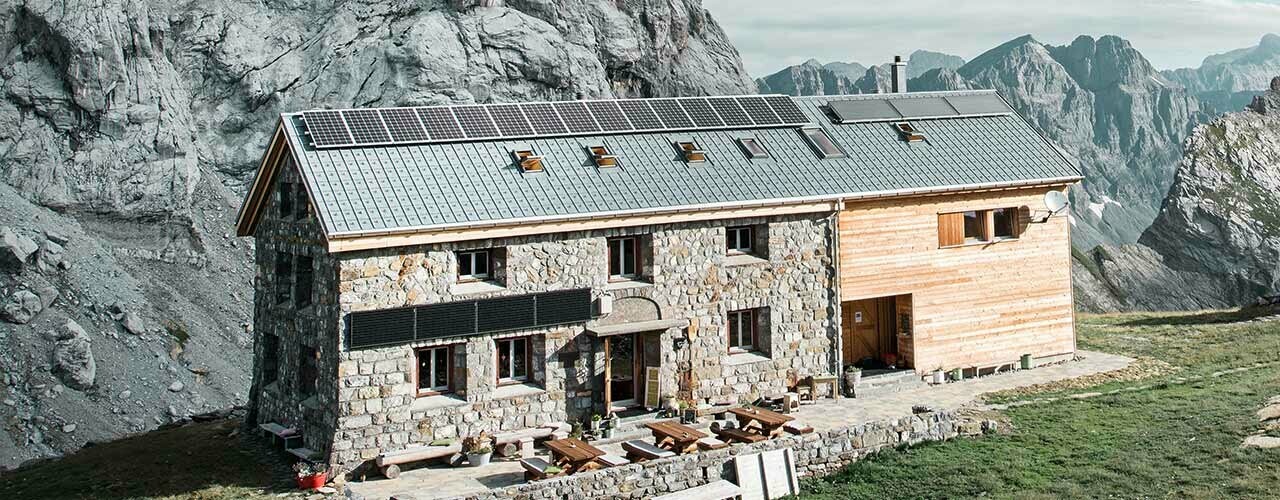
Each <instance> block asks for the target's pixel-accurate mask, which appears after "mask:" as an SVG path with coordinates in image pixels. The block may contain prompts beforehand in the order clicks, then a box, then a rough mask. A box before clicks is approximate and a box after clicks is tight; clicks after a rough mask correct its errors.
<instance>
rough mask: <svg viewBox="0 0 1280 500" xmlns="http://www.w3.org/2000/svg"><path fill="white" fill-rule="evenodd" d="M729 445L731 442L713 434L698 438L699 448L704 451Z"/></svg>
mask: <svg viewBox="0 0 1280 500" xmlns="http://www.w3.org/2000/svg"><path fill="white" fill-rule="evenodd" d="M727 447H729V443H726V442H724V441H721V440H719V439H716V438H713V437H711V436H707V437H704V438H702V439H699V440H698V449H700V450H703V451H711V450H718V449H721V448H727Z"/></svg>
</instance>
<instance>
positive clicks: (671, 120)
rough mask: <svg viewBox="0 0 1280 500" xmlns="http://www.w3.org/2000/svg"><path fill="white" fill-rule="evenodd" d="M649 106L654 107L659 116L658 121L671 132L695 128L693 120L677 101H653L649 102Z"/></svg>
mask: <svg viewBox="0 0 1280 500" xmlns="http://www.w3.org/2000/svg"><path fill="white" fill-rule="evenodd" d="M649 105H650V106H653V111H654V112H655V113H657V114H658V119H659V120H662V125H663V127H664V128H667V129H671V130H682V129H690V128H693V120H690V119H689V114H688V113H685V112H684V107H682V106H680V103H679V102H676V100H675V99H653V100H650V101H649Z"/></svg>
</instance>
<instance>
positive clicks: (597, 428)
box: [591, 420, 600, 433]
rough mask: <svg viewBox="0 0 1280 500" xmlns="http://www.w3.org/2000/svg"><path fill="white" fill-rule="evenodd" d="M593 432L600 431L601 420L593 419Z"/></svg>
mask: <svg viewBox="0 0 1280 500" xmlns="http://www.w3.org/2000/svg"><path fill="white" fill-rule="evenodd" d="M591 432H594V433H599V432H600V421H599V420H592V421H591Z"/></svg>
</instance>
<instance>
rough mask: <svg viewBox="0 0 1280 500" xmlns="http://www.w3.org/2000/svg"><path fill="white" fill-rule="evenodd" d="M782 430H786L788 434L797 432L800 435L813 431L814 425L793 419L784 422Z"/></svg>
mask: <svg viewBox="0 0 1280 500" xmlns="http://www.w3.org/2000/svg"><path fill="white" fill-rule="evenodd" d="M782 430H784V431H786V432H787V433H788V434H795V435H797V436H799V435H803V434H809V433H811V432H813V427H810V426H808V425H805V424H802V423H800V422H796V421H794V420H792V421H790V422H787V423H785V424H782Z"/></svg>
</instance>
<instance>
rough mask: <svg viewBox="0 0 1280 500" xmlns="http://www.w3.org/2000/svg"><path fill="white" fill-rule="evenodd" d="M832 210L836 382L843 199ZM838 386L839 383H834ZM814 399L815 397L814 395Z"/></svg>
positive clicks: (840, 339)
mask: <svg viewBox="0 0 1280 500" xmlns="http://www.w3.org/2000/svg"><path fill="white" fill-rule="evenodd" d="M832 208H834V210H832V212H831V224H830V225H829V226H830V227H831V272H832V274H833V275H834V276H833V277H832V280H831V282H832V283H833V286H832V290H831V301H832V304H831V305H832V307H831V311H832V314H831V316H832V322H831V324H832V329H833V337H835V343H834V345H835V349H833V350H832V351H831V366H832V367H833V368H835V371H834V372H832V375H835V376H836V380H837V381H839V380H841V374H842V373H844V367H843V366H841V363H842V362H843V361H844V358H843V356H842V355H841V353H843V352H844V345H843V343H844V334H843V333H842V330H841V329H842V328H843V327H844V326H843V325H842V324H841V314H840V212H841V210H843V209H844V198H838V199H837V200H836V204H835V206H834V207H832ZM836 385H837V386H839V382H837V383H836ZM815 397H816V395H815Z"/></svg>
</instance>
